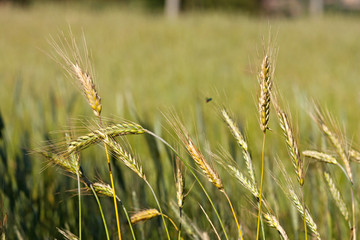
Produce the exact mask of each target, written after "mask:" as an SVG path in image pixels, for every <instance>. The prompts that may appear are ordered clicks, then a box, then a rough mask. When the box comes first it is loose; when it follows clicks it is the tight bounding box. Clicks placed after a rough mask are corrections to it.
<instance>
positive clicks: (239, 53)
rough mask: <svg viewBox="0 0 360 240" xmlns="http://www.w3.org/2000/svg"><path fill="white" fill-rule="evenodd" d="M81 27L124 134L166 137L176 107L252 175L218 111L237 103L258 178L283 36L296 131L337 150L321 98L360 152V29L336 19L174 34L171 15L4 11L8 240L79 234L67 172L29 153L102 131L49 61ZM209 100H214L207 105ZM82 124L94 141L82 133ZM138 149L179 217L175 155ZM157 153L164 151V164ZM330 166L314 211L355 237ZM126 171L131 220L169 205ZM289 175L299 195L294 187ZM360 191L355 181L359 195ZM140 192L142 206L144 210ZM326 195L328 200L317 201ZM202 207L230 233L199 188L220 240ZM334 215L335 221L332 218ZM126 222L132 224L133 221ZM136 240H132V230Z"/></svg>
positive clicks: (183, 21) (91, 232)
mask: <svg viewBox="0 0 360 240" xmlns="http://www.w3.org/2000/svg"><path fill="white" fill-rule="evenodd" d="M68 25H70V26H71V28H72V31H73V33H74V34H75V36H77V37H80V36H81V34H82V31H83V32H84V34H85V37H86V39H87V43H88V46H89V48H90V49H91V51H92V55H93V65H94V69H95V71H96V76H97V85H98V90H99V94H100V96H101V97H102V103H103V113H102V114H103V116H108V117H110V118H111V119H114V121H120V119H122V118H125V119H129V120H132V121H135V122H138V121H139V119H137V116H138V117H139V118H140V120H141V121H144V123H141V124H144V125H148V126H150V127H151V128H155V131H157V132H158V133H160V129H161V124H164V125H166V121H165V120H164V118H163V116H162V114H161V112H163V111H165V112H168V111H169V109H170V108H174V109H175V111H176V112H177V113H179V115H183V116H184V121H185V125H186V126H187V127H188V129H189V130H190V132H191V133H192V134H193V136H194V137H195V139H196V137H197V139H198V141H199V143H200V145H201V146H202V148H203V152H204V154H205V155H206V153H205V149H206V148H205V146H206V144H207V143H206V141H207V142H208V143H209V144H210V146H211V147H212V149H213V150H214V151H216V150H215V149H216V148H217V147H218V146H219V145H222V146H224V147H225V148H226V149H230V151H231V153H232V154H233V155H234V156H236V157H237V160H238V162H240V165H241V166H245V165H244V164H243V160H242V158H241V151H240V149H238V148H237V147H236V146H235V142H234V140H233V139H232V138H231V136H230V134H229V133H228V130H227V128H226V125H225V124H224V123H223V122H222V120H221V119H220V117H219V116H218V114H217V113H216V111H215V109H214V105H215V104H221V105H223V104H224V105H225V106H226V107H227V108H229V109H231V110H232V112H233V113H234V115H233V116H234V117H235V118H236V119H237V120H238V123H239V124H240V125H241V127H242V128H243V129H244V130H245V133H246V136H247V137H248V141H249V148H250V149H251V153H252V156H253V161H254V165H255V172H256V175H257V178H258V179H259V174H260V159H261V141H262V134H261V131H260V130H259V126H258V115H257V110H256V105H257V96H258V83H257V79H256V74H257V72H258V68H259V66H260V63H261V58H262V56H263V46H262V37H265V38H266V37H267V36H268V32H269V25H270V26H271V29H272V30H271V31H272V35H273V36H276V46H278V48H279V52H278V55H277V59H276V71H275V79H274V82H275V84H276V86H277V87H278V89H279V90H280V92H281V94H282V95H283V98H284V99H286V103H285V104H286V105H289V107H290V110H291V111H292V115H293V119H294V121H295V126H298V127H299V133H300V148H301V149H302V150H305V149H308V148H315V149H320V147H321V146H322V145H324V142H325V141H324V140H323V139H321V134H320V131H319V130H318V129H317V127H316V125H315V124H314V123H313V122H312V121H311V119H310V117H309V116H308V114H307V110H308V105H307V104H308V102H309V101H311V100H312V99H315V100H317V101H319V102H320V103H321V105H323V106H326V107H328V109H329V111H330V112H331V113H332V114H333V115H334V116H336V119H338V120H339V122H340V123H341V126H345V127H346V128H345V132H346V135H347V137H348V138H349V140H350V141H351V142H353V143H354V144H355V146H358V143H360V136H359V134H358V132H359V130H360V129H359V126H360V125H359V124H358V120H359V114H358V109H359V107H360V98H359V97H360V95H359V92H360V85H359V84H358V82H359V76H360V68H359V62H360V51H359V44H358V39H360V30H359V29H360V22H359V18H358V17H355V16H353V17H352V16H335V15H331V16H325V17H323V18H318V19H315V18H314V19H311V18H299V19H271V20H268V19H265V18H255V17H249V16H244V15H235V14H230V15H229V14H225V13H221V12H209V13H188V14H184V15H183V16H182V17H181V18H180V19H179V20H177V21H167V20H166V19H164V18H163V16H161V15H156V14H149V13H144V12H141V11H139V10H134V9H129V8H124V9H123V8H120V7H113V8H104V9H101V10H95V9H93V8H88V7H82V6H78V5H76V6H70V5H69V6H58V5H44V6H34V7H30V8H27V9H16V8H7V7H3V8H0V32H1V37H0V53H1V57H0V83H1V88H0V102H1V104H0V113H1V116H2V118H3V121H4V125H5V129H4V131H3V134H4V139H1V140H0V152H1V156H2V157H1V163H0V164H1V165H0V175H1V176H4V177H1V181H0V184H1V188H0V194H1V198H0V201H1V204H0V206H1V207H2V208H1V209H0V210H1V211H0V214H1V217H2V216H3V214H4V213H7V215H8V218H9V221H8V222H9V225H8V228H7V234H8V237H9V239H12V237H13V236H14V235H15V234H16V231H17V230H16V229H18V231H19V233H20V234H21V235H23V236H26V237H28V238H29V239H45V238H53V237H58V238H60V237H59V236H58V235H57V233H56V227H60V228H66V227H69V228H70V230H72V231H73V232H74V233H76V231H77V229H78V226H77V223H78V221H77V198H76V197H74V195H75V194H76V191H75V190H76V181H75V180H74V179H71V178H69V177H67V176H65V175H63V174H61V171H59V170H56V168H53V167H49V168H46V162H44V159H42V158H40V157H39V156H37V155H33V154H30V155H29V154H28V151H29V150H31V149H34V148H36V147H39V146H42V145H44V143H43V142H44V140H46V139H48V138H49V134H48V133H49V132H50V133H51V132H53V131H58V130H64V129H67V126H69V125H71V122H70V121H69V119H74V118H75V119H84V118H89V116H91V114H92V113H91V110H90V108H88V106H87V103H86V101H85V100H84V99H83V98H82V97H81V94H80V93H79V91H77V89H76V87H74V84H73V81H72V80H71V79H66V77H64V76H65V75H64V73H63V70H62V68H61V66H59V64H57V63H56V62H55V61H53V60H52V59H51V58H50V57H49V56H48V55H49V54H52V53H53V50H52V49H51V47H50V45H49V44H48V42H47V41H48V40H49V39H50V36H54V37H56V36H57V35H58V33H59V31H64V32H67V31H68ZM206 97H212V98H213V100H212V101H211V102H209V103H205V98H206ZM132 108H134V109H132ZM133 110H135V111H136V112H134V111H133ZM275 119H276V117H275V115H274V113H272V116H271V118H270V128H271V129H274V130H273V132H269V134H268V136H267V138H268V139H267V146H266V151H265V152H266V153H268V156H267V157H266V158H265V161H267V162H266V165H267V166H268V168H269V169H270V170H271V172H273V174H274V175H276V174H279V173H280V170H279V169H278V166H277V164H276V162H275V159H274V158H275V157H277V156H279V158H280V159H282V162H284V164H285V165H286V168H287V169H289V172H290V173H292V169H291V167H292V166H291V163H290V160H289V159H288V155H287V153H286V146H285V144H284V141H283V139H282V136H281V131H280V130H279V127H278V123H277V120H275ZM145 120H146V121H145ZM94 122H95V120H94V121H93V122H92V123H94ZM79 125H80V126H81V127H82V128H84V126H83V125H81V123H80V124H79V123H78V126H79ZM78 128H79V127H78ZM161 131H162V132H161V134H163V135H164V136H165V137H167V139H168V140H170V141H172V140H174V139H173V138H171V137H170V136H169V135H168V134H167V132H166V130H164V129H162V130H161ZM50 138H51V139H62V138H63V134H62V133H55V134H51V135H50ZM128 139H129V142H130V144H131V146H132V149H133V150H134V152H136V155H138V156H139V158H140V159H141V160H142V163H143V166H144V171H145V172H146V173H147V175H148V176H149V177H148V178H149V180H150V182H151V183H152V185H153V186H154V188H155V191H156V192H157V193H158V195H159V198H160V203H161V204H162V207H164V209H163V210H164V211H165V212H166V214H167V215H170V216H171V215H172V214H171V211H170V207H169V204H170V200H175V196H176V194H175V185H174V183H173V170H172V163H171V161H169V158H168V157H167V155H166V152H165V150H164V148H163V147H162V146H158V147H157V148H154V147H151V148H150V149H148V148H147V147H144V146H146V145H147V144H146V139H145V138H144V137H135V136H132V137H129V138H128ZM205 140H206V141H205ZM328 145H329V144H328ZM154 149H157V150H158V152H155V153H154ZM97 150H101V151H97ZM102 150H103V149H102V148H101V147H94V148H92V149H88V150H85V151H84V155H83V158H82V159H83V160H82V163H83V165H84V166H83V167H84V169H85V170H86V171H87V172H88V173H89V174H90V175H91V176H92V177H94V178H95V177H96V176H102V177H103V178H104V180H106V181H107V182H109V181H108V179H107V178H106V176H107V172H106V166H103V165H104V164H102V163H103V162H104V157H105V156H104V154H103V151H102ZM157 154H158V155H157ZM206 157H208V156H207V155H206ZM159 159H160V160H159ZM214 165H216V164H214ZM319 167H320V165H319V164H311V165H310V166H309V168H308V174H307V177H306V178H305V185H304V195H305V198H306V199H305V202H306V203H307V205H309V206H310V210H311V213H312V216H313V218H314V220H315V222H317V224H318V228H319V231H320V234H321V235H322V236H323V238H324V239H327V237H326V236H329V237H328V238H330V236H332V237H334V238H337V237H338V236H347V234H348V232H347V230H346V223H343V222H340V223H339V222H338V221H337V218H338V216H340V215H339V214H340V213H339V211H338V210H337V209H336V207H335V204H334V202H333V201H332V199H331V197H329V198H327V196H328V195H327V194H326V191H325V189H326V187H325V184H326V183H324V184H323V183H321V178H320V176H321V175H322V174H321V173H319V172H318V168H319ZM44 168H45V169H44ZM114 168H115V169H114V170H115V175H116V176H117V177H118V178H117V180H115V181H116V182H117V186H118V188H119V190H118V191H117V193H118V195H120V196H123V197H121V198H122V200H123V203H124V204H125V206H126V207H127V209H128V210H130V211H133V210H136V209H135V208H134V206H136V201H138V204H139V208H140V209H143V208H150V207H155V206H156V205H155V204H156V203H155V202H154V200H153V198H152V196H151V193H150V192H149V190H148V189H147V188H146V186H145V185H144V184H143V183H142V182H141V181H140V180H139V179H136V176H135V175H134V174H132V173H131V172H129V171H128V170H127V169H126V168H124V167H123V166H121V165H120V164H118V165H116V164H115V167H114ZM160 168H161V169H160ZM217 169H218V170H219V172H220V176H221V177H222V179H223V182H224V185H225V186H226V189H227V192H228V194H229V196H230V198H231V199H232V201H233V203H234V207H235V211H236V212H237V213H238V215H239V216H240V217H239V221H240V223H241V224H242V225H244V226H243V228H244V229H245V233H244V237H245V239H248V238H250V239H252V238H253V236H254V235H253V234H254V233H255V232H256V216H255V215H256V207H255V205H256V203H255V202H254V199H252V197H251V195H250V194H248V193H247V192H246V190H244V188H242V187H241V186H240V185H239V184H238V183H237V182H235V181H234V180H233V178H231V177H229V176H227V174H226V173H225V171H221V170H222V169H221V168H220V167H217ZM334 172H335V173H336V175H335V176H336V177H337V178H336V179H337V180H338V181H339V183H340V186H343V189H345V191H343V194H344V198H345V201H347V203H348V207H349V209H350V200H351V196H350V192H349V191H347V185H346V182H345V178H344V177H342V176H341V172H337V170H334ZM358 172H359V168H358V167H357V166H356V165H353V174H354V176H355V179H356V175H357V173H358ZM150 173H155V174H150ZM290 175H291V177H292V178H293V180H294V182H295V181H296V180H295V176H294V175H293V174H290ZM270 178H271V176H270V175H269V172H268V171H265V180H267V183H266V186H265V189H264V194H265V196H266V195H267V196H266V198H267V199H268V200H269V201H270V202H271V203H273V204H274V205H272V207H273V208H274V210H276V213H278V218H279V219H280V221H281V223H282V224H283V226H284V228H285V229H286V230H287V233H288V234H289V237H290V238H291V239H294V238H295V236H299V238H302V237H303V236H302V235H303V233H302V232H301V231H300V230H299V229H302V220H301V219H300V218H299V219H298V220H296V219H294V218H292V220H291V221H290V220H288V219H291V215H290V214H289V212H291V211H290V209H291V207H290V205H291V204H290V202H289V201H288V200H287V199H286V197H285V195H284V194H283V193H282V192H281V190H280V188H279V186H278V185H277V184H276V183H274V182H273V181H271V179H270ZM192 181H193V180H192V179H191V178H190V179H189V180H188V181H187V186H188V187H190V185H191V183H192ZM203 182H204V183H205V179H203ZM270 182H272V183H270ZM321 184H323V185H321ZM205 186H206V188H207V189H208V190H209V192H210V193H211V196H212V198H213V200H215V201H214V202H216V204H215V205H216V207H217V208H218V210H219V212H220V215H221V216H222V218H223V220H224V221H225V223H226V224H227V225H231V226H232V227H231V230H230V228H228V229H227V230H228V232H229V234H230V236H236V231H237V230H236V227H235V225H234V222H233V221H232V218H231V214H230V212H229V210H228V206H227V205H226V202H225V201H223V198H222V196H221V195H220V194H219V193H218V192H216V191H215V190H212V186H211V185H209V184H205ZM314 186H316V188H315V187H314ZM358 188H359V185H358V183H357V182H356V180H355V195H356V192H357V190H358ZM314 189H315V190H314ZM67 190H73V191H72V192H67ZM132 191H135V192H136V194H137V196H138V199H137V200H136V199H135V200H136V201H134V200H133V198H132ZM315 191H316V192H318V196H317V197H314V195H311V194H310V193H313V192H315ZM82 199H83V204H82V207H83V209H82V210H83V211H82V214H83V219H84V220H83V237H84V239H89V238H90V237H91V236H93V237H94V238H97V239H101V238H104V236H105V235H104V232H103V228H102V225H101V224H102V220H101V217H100V216H99V215H98V211H97V205H96V202H95V201H94V199H93V197H92V196H85V197H83V196H82ZM236 199H240V201H235V200H236ZM101 201H102V202H103V207H104V212H105V213H106V217H107V220H108V224H109V231H110V232H111V234H112V237H114V236H115V234H116V228H115V226H116V223H115V221H114V220H115V218H114V216H113V215H112V214H113V209H112V203H111V199H104V198H103V199H101ZM197 202H201V204H202V205H205V209H207V211H208V212H207V213H208V214H209V215H210V217H211V219H212V221H213V222H214V223H215V225H216V227H217V229H218V230H219V232H221V231H220V227H219V224H218V222H217V220H216V217H215V215H214V212H212V211H211V208H210V207H209V204H208V202H207V201H206V199H205V196H203V194H201V191H200V190H199V188H198V187H197V186H195V189H193V190H192V191H191V193H190V195H189V197H188V198H187V199H186V201H185V207H184V212H185V213H186V214H188V215H189V216H190V217H191V218H192V221H194V222H195V223H196V224H197V225H198V226H199V227H200V228H201V229H203V230H204V231H207V232H208V233H209V234H210V236H211V237H214V236H215V235H213V233H211V230H210V225H209V223H208V222H207V220H206V218H205V216H204V215H203V213H202V212H201V210H200V209H199V208H198V207H197V206H198V204H197ZM328 205H329V209H330V210H331V211H329V209H327V206H328ZM298 216H299V215H298ZM121 219H122V221H123V222H122V224H124V222H125V216H122V217H121ZM329 219H331V221H330V222H329ZM358 219H359V217H358ZM358 219H357V220H358ZM358 221H359V220H358ZM328 223H329V224H328ZM157 224H161V222H160V221H159V222H156V221H154V222H149V223H145V224H144V225H143V227H144V228H145V236H146V237H147V238H153V239H157V236H158V234H159V235H161V236H162V237H165V234H164V232H161V231H158V229H157V228H152V226H158V225H157ZM94 226H95V227H94ZM95 228H97V229H98V230H95ZM154 229H155V230H154ZM265 230H266V233H267V236H268V238H270V239H271V238H272V237H271V236H274V237H275V236H277V233H276V231H274V230H272V229H270V228H267V227H266V228H265ZM126 231H127V232H126V234H127V236H130V231H129V230H126ZM135 231H136V232H137V234H138V235H139V236H138V238H139V239H140V232H141V231H140V230H139V227H135ZM250 236H251V237H250ZM222 237H223V236H222Z"/></svg>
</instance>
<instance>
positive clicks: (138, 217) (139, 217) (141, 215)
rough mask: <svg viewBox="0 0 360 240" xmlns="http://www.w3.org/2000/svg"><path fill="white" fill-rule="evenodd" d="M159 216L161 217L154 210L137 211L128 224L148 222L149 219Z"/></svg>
mask: <svg viewBox="0 0 360 240" xmlns="http://www.w3.org/2000/svg"><path fill="white" fill-rule="evenodd" d="M160 215H161V213H160V212H159V211H158V210H157V209H155V208H152V209H145V210H142V211H139V212H137V213H135V214H133V215H131V217H130V222H131V224H136V223H139V222H141V221H147V220H150V219H152V218H154V217H157V216H160Z"/></svg>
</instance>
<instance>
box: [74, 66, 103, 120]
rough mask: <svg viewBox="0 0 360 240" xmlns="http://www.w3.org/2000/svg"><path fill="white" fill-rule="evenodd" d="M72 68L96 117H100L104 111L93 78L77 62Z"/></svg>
mask: <svg viewBox="0 0 360 240" xmlns="http://www.w3.org/2000/svg"><path fill="white" fill-rule="evenodd" d="M70 67H71V68H72V71H73V72H74V76H75V77H76V78H77V79H78V80H79V81H80V83H81V85H82V87H83V91H84V94H85V96H86V99H87V100H88V102H89V105H90V107H91V108H92V110H93V112H94V114H95V116H97V117H99V116H100V114H101V109H102V106H101V98H100V96H99V95H98V93H97V91H96V88H95V83H94V81H93V78H92V77H91V76H90V74H89V72H86V71H83V70H82V69H81V68H80V66H79V64H78V63H77V62H75V63H72V64H71V65H70Z"/></svg>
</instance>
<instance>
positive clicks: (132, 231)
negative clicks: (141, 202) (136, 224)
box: [119, 201, 136, 240]
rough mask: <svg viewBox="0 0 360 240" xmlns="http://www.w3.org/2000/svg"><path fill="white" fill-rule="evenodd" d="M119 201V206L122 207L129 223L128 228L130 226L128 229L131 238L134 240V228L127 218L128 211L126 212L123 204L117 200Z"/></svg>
mask: <svg viewBox="0 0 360 240" xmlns="http://www.w3.org/2000/svg"><path fill="white" fill-rule="evenodd" d="M119 203H120V205H121V207H122V208H123V211H124V213H125V216H126V219H127V221H128V223H129V228H130V231H131V235H132V237H133V239H134V240H136V237H135V233H134V229H133V227H132V224H131V221H130V218H129V214H128V212H127V210H126V208H125V206H124V204H122V202H121V201H119Z"/></svg>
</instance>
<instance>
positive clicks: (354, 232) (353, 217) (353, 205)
mask: <svg viewBox="0 0 360 240" xmlns="http://www.w3.org/2000/svg"><path fill="white" fill-rule="evenodd" d="M350 189H351V207H352V220H353V226H352V229H351V230H352V236H353V240H356V217H355V216H356V215H355V198H354V189H353V185H351V188H350Z"/></svg>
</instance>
